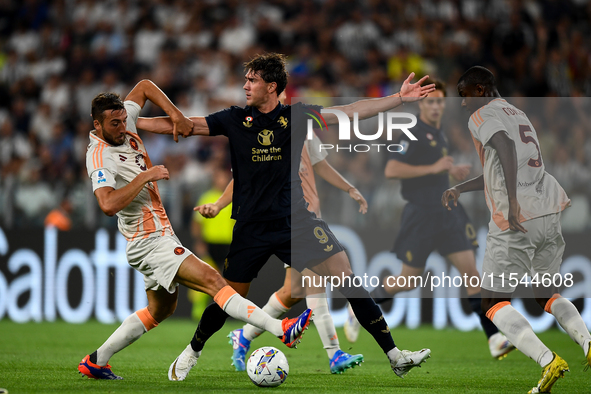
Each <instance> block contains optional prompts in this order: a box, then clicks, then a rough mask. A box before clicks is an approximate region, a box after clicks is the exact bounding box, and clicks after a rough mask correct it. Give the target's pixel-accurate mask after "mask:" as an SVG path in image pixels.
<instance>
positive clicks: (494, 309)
mask: <svg viewBox="0 0 591 394" xmlns="http://www.w3.org/2000/svg"><path fill="white" fill-rule="evenodd" d="M507 305H511V303H510V302H509V301H503V302H497V303H496V304H494V305H493V307H492V308H490V309H489V310H488V311H487V312H486V317H488V318H489V320H490V321H492V319H493V318H494V317H495V314H496V313H497V312H498V311H499V310H500V309H501V308H503V307H505V306H507Z"/></svg>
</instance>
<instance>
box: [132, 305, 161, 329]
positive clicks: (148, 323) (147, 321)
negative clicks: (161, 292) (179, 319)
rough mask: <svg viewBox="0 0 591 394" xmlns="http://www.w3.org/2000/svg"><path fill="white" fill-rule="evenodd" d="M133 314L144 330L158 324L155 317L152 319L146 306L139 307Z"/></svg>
mask: <svg viewBox="0 0 591 394" xmlns="http://www.w3.org/2000/svg"><path fill="white" fill-rule="evenodd" d="M135 314H136V315H137V317H139V318H140V320H141V321H142V324H143V325H144V327H146V331H150V330H151V329H152V328H154V327H156V326H157V325H158V322H157V321H156V319H154V318H153V317H152V315H151V314H150V311H149V310H148V307H145V308H144V309H140V310H139V311H136V312H135Z"/></svg>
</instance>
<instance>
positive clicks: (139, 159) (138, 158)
mask: <svg viewBox="0 0 591 394" xmlns="http://www.w3.org/2000/svg"><path fill="white" fill-rule="evenodd" d="M135 164H137V165H138V167H139V168H140V170H142V171H146V170H147V169H148V167H147V166H146V160H144V155H142V154H141V153H140V154H139V155H135Z"/></svg>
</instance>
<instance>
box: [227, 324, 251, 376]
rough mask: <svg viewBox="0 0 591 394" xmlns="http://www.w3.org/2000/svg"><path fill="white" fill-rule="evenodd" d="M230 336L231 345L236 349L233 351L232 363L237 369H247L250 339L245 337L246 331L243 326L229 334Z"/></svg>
mask: <svg viewBox="0 0 591 394" xmlns="http://www.w3.org/2000/svg"><path fill="white" fill-rule="evenodd" d="M228 338H230V345H232V348H233V349H234V352H233V353H232V365H233V366H234V368H236V371H245V370H246V363H245V361H244V360H246V353H248V349H250V341H249V340H248V339H246V338H244V332H243V330H242V328H239V329H237V330H234V331H232V332H230V334H228Z"/></svg>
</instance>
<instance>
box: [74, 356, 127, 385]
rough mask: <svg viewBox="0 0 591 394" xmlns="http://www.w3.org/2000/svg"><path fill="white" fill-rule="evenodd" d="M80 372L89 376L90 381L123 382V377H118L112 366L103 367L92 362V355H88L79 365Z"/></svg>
mask: <svg viewBox="0 0 591 394" xmlns="http://www.w3.org/2000/svg"><path fill="white" fill-rule="evenodd" d="M78 372H79V373H81V374H82V375H85V376H88V378H89V379H105V380H123V378H122V377H121V376H117V375H115V374H114V373H113V371H111V366H110V365H108V364H107V365H105V366H104V367H101V366H100V365H96V364H95V363H93V362H92V361H90V355H86V357H84V358H83V359H82V361H80V364H78Z"/></svg>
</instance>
